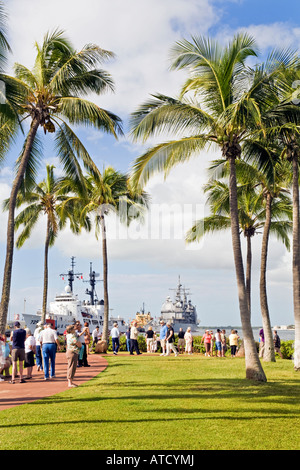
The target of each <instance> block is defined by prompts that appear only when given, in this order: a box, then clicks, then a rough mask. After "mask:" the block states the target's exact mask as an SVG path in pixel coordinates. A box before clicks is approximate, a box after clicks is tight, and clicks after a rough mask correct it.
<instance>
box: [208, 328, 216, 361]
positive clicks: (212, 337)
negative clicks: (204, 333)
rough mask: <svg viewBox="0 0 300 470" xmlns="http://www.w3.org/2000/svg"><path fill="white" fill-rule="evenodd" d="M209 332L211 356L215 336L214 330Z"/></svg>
mask: <svg viewBox="0 0 300 470" xmlns="http://www.w3.org/2000/svg"><path fill="white" fill-rule="evenodd" d="M209 333H210V334H211V340H210V355H211V356H212V357H213V355H214V344H215V337H214V332H213V331H212V330H210V332H209Z"/></svg>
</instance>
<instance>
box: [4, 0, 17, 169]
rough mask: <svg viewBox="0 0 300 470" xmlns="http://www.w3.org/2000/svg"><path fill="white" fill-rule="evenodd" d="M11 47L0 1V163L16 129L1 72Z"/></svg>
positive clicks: (10, 100)
mask: <svg viewBox="0 0 300 470" xmlns="http://www.w3.org/2000/svg"><path fill="white" fill-rule="evenodd" d="M9 53H11V48H10V45H9V42H8V40H7V14H6V10H5V6H4V2H2V1H0V163H2V162H3V161H4V158H5V156H6V153H7V151H8V150H9V148H10V145H11V143H12V141H13V139H14V136H15V134H16V132H17V130H18V124H19V123H18V119H17V116H16V112H15V109H14V104H13V100H12V91H13V94H14V96H15V92H16V90H15V87H14V90H12V89H11V87H6V86H5V82H4V80H3V79H2V74H3V73H4V71H5V67H6V65H7V56H8V54H9Z"/></svg>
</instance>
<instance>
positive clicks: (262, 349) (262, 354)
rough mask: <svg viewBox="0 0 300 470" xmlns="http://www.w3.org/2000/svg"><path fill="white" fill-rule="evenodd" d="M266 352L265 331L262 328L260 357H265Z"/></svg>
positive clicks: (260, 333) (260, 332)
mask: <svg viewBox="0 0 300 470" xmlns="http://www.w3.org/2000/svg"><path fill="white" fill-rule="evenodd" d="M264 352H265V335H264V330H263V328H261V329H260V330H259V357H264Z"/></svg>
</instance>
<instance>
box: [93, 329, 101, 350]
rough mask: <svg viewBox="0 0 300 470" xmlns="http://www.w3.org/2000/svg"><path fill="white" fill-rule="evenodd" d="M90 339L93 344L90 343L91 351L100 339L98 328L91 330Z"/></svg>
mask: <svg viewBox="0 0 300 470" xmlns="http://www.w3.org/2000/svg"><path fill="white" fill-rule="evenodd" d="M92 338H93V343H92V349H93V348H94V347H95V346H96V344H97V343H98V341H99V339H100V331H99V326H96V328H95V329H94V330H93V332H92Z"/></svg>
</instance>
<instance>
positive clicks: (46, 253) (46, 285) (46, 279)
mask: <svg viewBox="0 0 300 470" xmlns="http://www.w3.org/2000/svg"><path fill="white" fill-rule="evenodd" d="M49 241H50V219H49V216H48V217H47V232H46V240H45V251H44V290H43V311H42V322H43V323H45V320H46V311H47V297H48V251H49Z"/></svg>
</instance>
